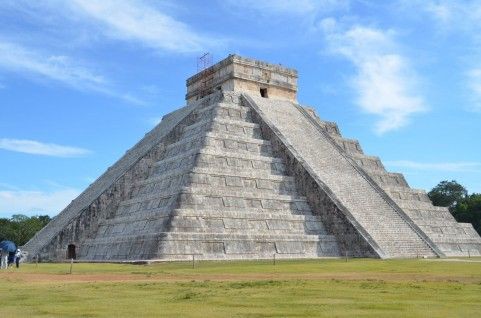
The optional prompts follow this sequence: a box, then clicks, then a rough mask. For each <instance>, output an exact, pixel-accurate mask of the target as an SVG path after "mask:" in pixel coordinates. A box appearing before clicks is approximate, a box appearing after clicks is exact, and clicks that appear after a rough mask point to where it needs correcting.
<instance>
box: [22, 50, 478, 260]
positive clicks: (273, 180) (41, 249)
mask: <svg viewBox="0 0 481 318" xmlns="http://www.w3.org/2000/svg"><path fill="white" fill-rule="evenodd" d="M296 93H297V72H296V71H295V70H293V69H288V68H285V67H282V66H279V65H274V64H269V63H264V62H260V61H256V60H252V59H247V58H243V57H240V56H237V55H230V56H228V57H227V58H226V59H224V60H222V61H221V62H219V63H217V64H215V65H213V66H211V67H209V68H207V69H205V70H203V71H201V72H199V73H198V74H196V75H194V76H193V77H191V78H189V79H188V80H187V95H186V101H187V106H185V107H183V108H180V109H179V110H177V111H174V112H172V113H170V114H168V115H166V116H164V118H163V119H162V122H161V123H160V124H159V125H158V126H156V127H155V128H154V129H153V130H152V131H150V132H149V133H148V134H146V135H145V137H144V138H143V139H142V140H140V141H139V142H138V143H137V144H136V145H135V146H134V147H133V148H131V149H130V150H129V151H127V153H126V154H125V155H124V156H123V157H122V158H121V159H120V160H119V161H117V162H116V163H115V164H114V165H113V166H112V167H110V168H109V169H108V170H107V171H106V172H105V173H104V174H103V175H102V176H100V177H99V178H98V179H97V180H96V181H95V182H94V183H93V184H91V185H90V186H89V187H88V188H87V189H86V190H85V191H84V192H83V193H82V194H80V195H79V197H78V198H76V199H75V200H73V201H72V202H71V204H69V205H68V206H67V207H66V208H65V209H64V210H63V211H62V212H61V213H60V214H59V215H58V216H57V217H55V218H54V219H53V220H52V221H51V222H50V223H49V224H48V225H47V226H46V227H45V228H44V229H42V230H41V231H40V232H39V233H37V235H36V236H35V237H34V238H32V239H31V240H30V241H29V242H28V243H27V244H26V246H25V249H26V250H27V251H28V252H29V255H30V257H35V256H39V257H40V258H41V259H42V260H51V261H58V260H64V259H66V258H77V259H79V260H83V261H124V260H128V261H136V260H176V259H179V260H182V259H191V258H192V257H193V256H194V257H195V258H196V259H258V258H259V259H260V258H272V257H273V256H274V255H276V257H278V258H316V257H339V256H344V255H346V254H347V255H349V256H351V257H377V258H397V257H408V258H415V257H445V256H467V255H481V238H480V237H479V236H478V235H477V233H476V232H475V231H474V229H473V227H472V226H471V225H470V224H464V223H457V222H456V221H455V219H454V218H453V217H452V216H451V214H450V213H449V211H448V210H447V209H446V208H441V207H435V206H433V205H432V204H431V202H430V201H429V199H428V197H427V195H426V193H425V192H424V191H422V190H416V189H411V188H410V187H409V186H408V184H407V182H406V180H405V179H404V177H403V175H402V174H399V173H392V172H388V171H386V170H385V169H384V167H383V165H382V163H381V161H380V159H379V158H378V157H373V156H369V155H366V154H364V153H363V151H362V149H361V147H360V145H359V142H358V141H356V140H352V139H346V138H343V137H342V136H341V134H340V132H339V129H338V127H337V125H336V124H335V123H332V122H327V121H323V120H321V119H320V118H319V117H318V116H317V115H316V114H315V112H314V111H313V110H312V109H311V108H307V107H303V106H301V105H300V104H298V102H297V101H296Z"/></svg>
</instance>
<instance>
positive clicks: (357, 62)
mask: <svg viewBox="0 0 481 318" xmlns="http://www.w3.org/2000/svg"><path fill="white" fill-rule="evenodd" d="M319 28H320V29H321V30H322V31H323V32H324V34H325V38H326V41H327V46H328V51H329V53H331V54H335V55H339V56H342V57H344V58H346V59H348V60H349V61H350V62H351V63H352V64H353V65H354V66H355V68H356V75H355V76H353V77H352V78H351V84H352V86H353V88H354V89H355V91H356V93H357V104H358V105H359V107H360V108H361V110H363V111H364V112H366V113H369V114H374V115H377V116H378V117H380V119H379V120H378V121H377V123H376V125H375V131H376V132H377V133H380V134H382V133H385V132H388V131H391V130H396V129H399V128H401V127H403V126H405V125H407V124H408V122H409V119H410V117H411V116H412V115H413V114H415V113H418V112H422V111H425V110H426V109H427V107H426V105H425V103H424V101H423V99H422V97H421V96H420V94H419V92H417V89H416V82H417V76H416V74H415V73H414V71H413V70H412V67H411V66H410V61H409V60H408V58H406V57H405V56H403V55H401V54H399V53H398V52H397V45H396V43H395V42H394V41H393V36H394V33H393V32H392V31H389V30H388V31H383V30H379V29H375V28H370V27H364V26H353V27H351V28H348V29H346V30H343V28H342V26H340V25H339V24H338V23H337V22H336V20H334V19H332V18H327V19H324V20H322V21H321V22H320V23H319Z"/></svg>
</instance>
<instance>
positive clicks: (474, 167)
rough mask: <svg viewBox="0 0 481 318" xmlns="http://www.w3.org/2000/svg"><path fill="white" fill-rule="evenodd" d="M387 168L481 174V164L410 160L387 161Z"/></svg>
mask: <svg viewBox="0 0 481 318" xmlns="http://www.w3.org/2000/svg"><path fill="white" fill-rule="evenodd" d="M384 163H385V164H386V166H389V167H398V168H407V169H414V170H432V171H445V172H481V162H431V163H429V162H416V161H409V160H399V161H386V162H384Z"/></svg>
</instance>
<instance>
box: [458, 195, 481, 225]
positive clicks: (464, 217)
mask: <svg viewBox="0 0 481 318" xmlns="http://www.w3.org/2000/svg"><path fill="white" fill-rule="evenodd" d="M453 215H454V217H455V218H456V220H457V221H459V222H466V223H471V224H472V225H473V227H474V229H475V230H476V231H477V232H478V233H479V234H480V235H481V194H479V193H473V194H471V195H469V196H467V197H466V199H464V200H463V201H462V202H460V203H459V204H458V205H456V208H455V209H454V211H453Z"/></svg>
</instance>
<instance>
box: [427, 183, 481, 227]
mask: <svg viewBox="0 0 481 318" xmlns="http://www.w3.org/2000/svg"><path fill="white" fill-rule="evenodd" d="M428 196H429V198H430V199H431V201H432V202H433V204H434V205H436V206H444V207H448V208H449V212H451V214H452V215H453V216H454V218H455V219H456V221H458V222H464V223H471V224H472V225H473V227H474V229H475V230H476V232H478V234H479V235H481V193H471V194H469V193H468V190H466V188H465V187H464V186H462V185H461V184H459V183H457V182H456V181H454V180H453V181H441V182H440V183H439V184H438V185H437V186H435V187H434V188H433V189H432V190H431V191H429V193H428Z"/></svg>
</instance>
